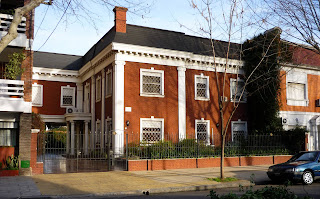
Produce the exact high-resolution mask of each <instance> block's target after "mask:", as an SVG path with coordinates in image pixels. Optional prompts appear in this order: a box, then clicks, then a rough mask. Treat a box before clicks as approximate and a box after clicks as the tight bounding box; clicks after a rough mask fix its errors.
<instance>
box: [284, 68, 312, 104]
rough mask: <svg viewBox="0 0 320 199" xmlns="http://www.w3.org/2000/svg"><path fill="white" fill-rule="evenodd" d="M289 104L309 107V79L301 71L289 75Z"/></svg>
mask: <svg viewBox="0 0 320 199" xmlns="http://www.w3.org/2000/svg"><path fill="white" fill-rule="evenodd" d="M286 80H287V82H286V83H287V104H288V105H291V106H308V105H309V100H308V77H307V74H306V73H304V72H300V71H295V70H291V71H289V72H288V73H287V78H286Z"/></svg>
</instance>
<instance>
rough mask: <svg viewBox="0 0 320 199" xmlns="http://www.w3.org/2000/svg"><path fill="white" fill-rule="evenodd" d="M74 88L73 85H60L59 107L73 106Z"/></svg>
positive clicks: (74, 100)
mask: <svg viewBox="0 0 320 199" xmlns="http://www.w3.org/2000/svg"><path fill="white" fill-rule="evenodd" d="M75 95H76V89H75V88H74V87H70V86H69V85H68V86H61V102H60V104H61V107H67V106H75V102H76V99H75Z"/></svg>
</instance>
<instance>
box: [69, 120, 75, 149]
mask: <svg viewBox="0 0 320 199" xmlns="http://www.w3.org/2000/svg"><path fill="white" fill-rule="evenodd" d="M70 124H71V153H70V154H71V155H74V148H75V145H74V143H75V142H74V140H75V136H74V121H70Z"/></svg>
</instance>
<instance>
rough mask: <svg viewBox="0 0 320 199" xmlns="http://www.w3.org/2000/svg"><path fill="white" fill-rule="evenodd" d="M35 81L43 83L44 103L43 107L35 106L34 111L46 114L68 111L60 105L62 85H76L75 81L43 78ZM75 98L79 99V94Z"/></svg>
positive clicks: (59, 113)
mask: <svg viewBox="0 0 320 199" xmlns="http://www.w3.org/2000/svg"><path fill="white" fill-rule="evenodd" d="M33 83H37V84H41V85H43V105H42V107H36V106H33V107H32V111H33V112H35V113H40V114H44V115H64V114H65V113H66V109H65V108H61V107H60V100H61V86H67V85H70V87H76V84H75V83H68V82H54V81H43V80H33ZM75 99H77V94H76V96H75Z"/></svg>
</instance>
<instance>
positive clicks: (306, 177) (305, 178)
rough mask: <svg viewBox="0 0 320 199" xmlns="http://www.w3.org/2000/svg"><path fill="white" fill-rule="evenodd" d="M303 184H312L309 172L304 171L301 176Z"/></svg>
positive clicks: (311, 176)
mask: <svg viewBox="0 0 320 199" xmlns="http://www.w3.org/2000/svg"><path fill="white" fill-rule="evenodd" d="M302 182H303V184H306V185H310V184H312V183H313V174H312V173H311V172H310V171H305V172H303V174H302Z"/></svg>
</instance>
